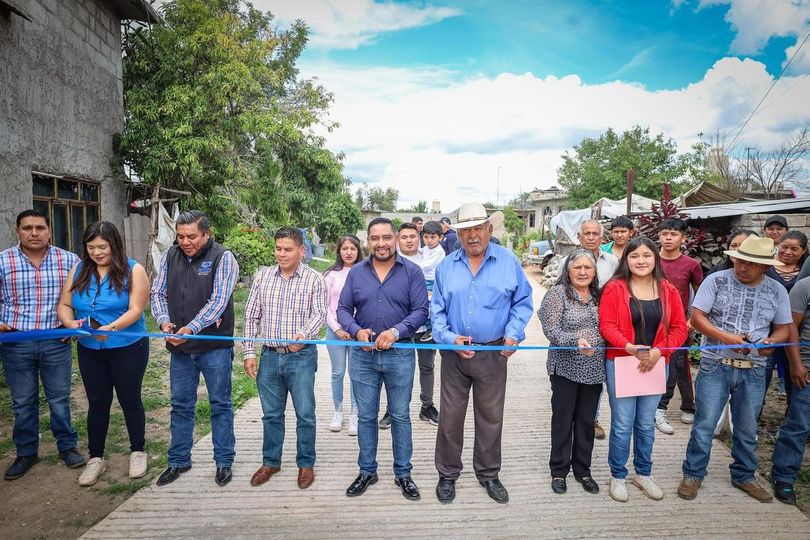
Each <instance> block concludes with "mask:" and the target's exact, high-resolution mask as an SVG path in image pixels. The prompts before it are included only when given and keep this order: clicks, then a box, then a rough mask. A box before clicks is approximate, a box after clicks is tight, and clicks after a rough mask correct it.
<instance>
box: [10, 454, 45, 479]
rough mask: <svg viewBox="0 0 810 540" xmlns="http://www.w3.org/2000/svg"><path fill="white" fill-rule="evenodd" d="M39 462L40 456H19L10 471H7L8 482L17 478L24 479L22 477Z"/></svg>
mask: <svg viewBox="0 0 810 540" xmlns="http://www.w3.org/2000/svg"><path fill="white" fill-rule="evenodd" d="M37 461H39V456H37V455H33V456H18V457H17V459H15V460H14V463H12V464H11V465H10V466H9V468H8V469H6V474H5V476H4V478H5V479H6V480H16V479H17V478H22V476H23V475H24V474H25V473H27V472H28V471H29V470H30V469H31V467H33V466H34V465H35V464H36V462H37Z"/></svg>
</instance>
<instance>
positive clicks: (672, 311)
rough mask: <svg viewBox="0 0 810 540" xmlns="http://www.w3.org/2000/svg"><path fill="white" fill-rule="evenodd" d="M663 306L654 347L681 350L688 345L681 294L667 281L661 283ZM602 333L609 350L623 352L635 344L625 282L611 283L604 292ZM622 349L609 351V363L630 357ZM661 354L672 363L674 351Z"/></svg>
mask: <svg viewBox="0 0 810 540" xmlns="http://www.w3.org/2000/svg"><path fill="white" fill-rule="evenodd" d="M661 305H662V308H663V309H662V317H661V322H660V324H659V325H658V332H656V334H655V340H654V341H653V347H657V348H659V349H663V348H665V347H680V346H681V345H683V343H684V342H685V341H686V335H687V329H686V317H685V316H684V310H683V306H682V305H681V298H680V295H679V294H678V290H677V289H676V288H675V287H674V286H673V285H672V284H671V283H669V282H668V281H666V280H664V281H662V282H661ZM599 331H600V332H601V333H602V337H604V338H605V341H607V345H608V347H619V348H620V349H624V347H625V345H627V344H628V343H635V342H636V341H635V339H636V332H635V330H634V329H633V317H632V315H630V292H629V291H628V290H627V283H626V282H625V281H623V280H620V279H611V280H610V281H609V282H608V283H607V284H606V285H605V288H604V289H603V290H602V296H601V298H600V299H599ZM620 349H608V350H607V351H606V357H607V359H608V360H612V359H614V358H616V357H617V356H627V353H626V352H624V350H620ZM662 352H663V356H664V357H665V358H666V361H667V363H669V357H670V356H671V355H672V353H671V351H666V350H663V351H662Z"/></svg>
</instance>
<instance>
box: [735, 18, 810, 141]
mask: <svg viewBox="0 0 810 540" xmlns="http://www.w3.org/2000/svg"><path fill="white" fill-rule="evenodd" d="M808 38H810V32H808V33H807V35H805V36H804V39H803V40H802V42H801V44H800V45H799V46H798V47H797V48H796V50H795V51H793V55H792V56H791V57H790V60H788V61H787V64H785V67H783V68H782V71H780V72H779V75H777V76H776V78H775V79H774V80H773V82H772V83H771V86H770V87H769V88H768V91H767V92H765V95H764V96H762V99H760V100H759V103H757V106H756V107H754V110H753V111H751V114H750V115H748V118H747V119H746V120H745V122H743V125H742V126H741V127H740V129H739V131H737V134H736V135H734V138H733V139H731V142H730V143H729V145H728V146H727V148H728V149H731V148H734V143H735V142H737V138H738V137H739V136H740V134H741V133H742V132H743V130H744V129H745V126H747V125H748V122H750V121H751V118H753V117H754V115H755V114H756V112H757V109H759V107H760V106H761V105H762V103H763V102H764V101H765V98H767V97H768V94H770V93H771V90H773V87H774V86H776V83H777V82H779V79H780V78H781V77H782V75H783V74H784V73H785V71H787V68H788V67H789V66H790V63H791V62H793V59H794V58H796V55H797V54H799V51H800V50H802V47H804V44H805V43H807V39H808Z"/></svg>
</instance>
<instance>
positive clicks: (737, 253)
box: [724, 236, 785, 266]
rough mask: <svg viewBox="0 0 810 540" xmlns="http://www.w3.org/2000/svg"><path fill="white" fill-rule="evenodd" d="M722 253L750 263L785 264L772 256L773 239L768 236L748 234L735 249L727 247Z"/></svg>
mask: <svg viewBox="0 0 810 540" xmlns="http://www.w3.org/2000/svg"><path fill="white" fill-rule="evenodd" d="M724 253H725V254H726V255H728V256H729V257H734V258H735V259H742V260H744V261H748V262H752V263H758V264H767V265H771V266H783V265H784V264H785V263H783V262H781V261H777V260H776V259H775V258H774V257H773V240H771V239H770V238H758V237H756V236H749V237H748V238H746V239H745V241H744V242H743V243H742V244H740V247H738V248H737V249H736V250H730V249H729V250H726V251H724Z"/></svg>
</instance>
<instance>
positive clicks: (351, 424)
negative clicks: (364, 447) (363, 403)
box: [349, 414, 357, 437]
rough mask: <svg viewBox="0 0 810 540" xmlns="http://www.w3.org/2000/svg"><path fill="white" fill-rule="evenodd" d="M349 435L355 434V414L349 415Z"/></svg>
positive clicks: (353, 435)
mask: <svg viewBox="0 0 810 540" xmlns="http://www.w3.org/2000/svg"><path fill="white" fill-rule="evenodd" d="M349 435H351V436H352V437H356V436H357V415H356V414H353V415H351V416H350V417H349Z"/></svg>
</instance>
